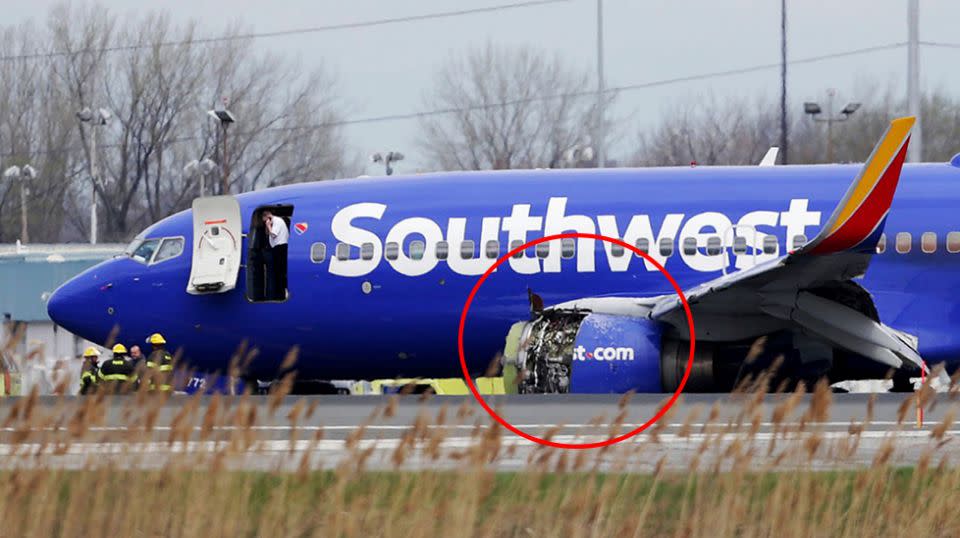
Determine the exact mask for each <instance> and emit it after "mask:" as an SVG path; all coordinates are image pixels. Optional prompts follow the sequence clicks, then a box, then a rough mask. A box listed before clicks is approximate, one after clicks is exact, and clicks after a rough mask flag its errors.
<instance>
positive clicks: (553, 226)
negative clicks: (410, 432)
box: [48, 117, 960, 393]
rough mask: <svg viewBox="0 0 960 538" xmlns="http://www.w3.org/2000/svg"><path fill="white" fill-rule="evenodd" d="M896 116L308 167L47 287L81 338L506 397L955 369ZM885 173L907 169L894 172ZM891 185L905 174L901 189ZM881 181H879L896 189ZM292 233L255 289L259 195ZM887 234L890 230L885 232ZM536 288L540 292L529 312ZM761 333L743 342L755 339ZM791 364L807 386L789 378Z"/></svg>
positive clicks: (954, 235) (935, 182) (954, 234)
mask: <svg viewBox="0 0 960 538" xmlns="http://www.w3.org/2000/svg"><path fill="white" fill-rule="evenodd" d="M913 123H914V120H913V118H909V117H907V118H899V119H895V120H893V121H892V122H891V123H890V125H889V127H888V129H887V131H886V132H885V133H884V135H883V137H882V138H881V140H880V141H879V142H878V143H877V145H876V147H875V148H874V149H873V151H872V153H871V154H870V156H869V158H868V159H867V160H866V162H865V163H864V164H862V165H851V164H840V165H835V164H830V165H804V166H796V165H776V166H773V165H772V164H773V163H772V162H770V161H771V159H775V155H774V156H773V157H772V158H771V157H770V156H769V155H768V157H766V158H764V162H763V163H762V164H763V166H729V167H728V166H716V167H715V166H684V167H665V168H645V169H630V168H617V169H565V170H511V171H481V172H442V173H432V174H423V175H410V176H390V177H382V178H358V179H344V180H336V181H319V182H314V183H301V184H293V185H288V186H282V187H276V188H270V189H265V190H261V191H255V192H249V193H244V194H239V195H236V196H213V197H205V198H199V199H196V200H195V201H194V202H193V206H192V208H191V209H190V210H186V211H183V212H180V213H177V214H174V215H172V216H170V217H167V218H165V219H163V220H161V221H159V222H157V223H155V224H154V225H152V226H150V227H149V228H147V229H146V230H144V231H143V232H142V233H140V234H139V235H138V236H137V237H136V238H135V239H134V240H133V242H132V243H131V244H130V246H129V247H128V248H127V250H126V251H125V253H124V254H123V255H121V256H118V257H116V258H114V259H111V260H107V261H105V262H103V263H101V264H99V265H97V266H95V267H93V268H91V269H89V270H87V271H85V272H84V273H82V274H80V275H78V276H76V277H74V278H73V279H71V280H70V281H68V282H66V283H65V284H64V285H63V286H61V287H60V288H59V289H57V290H56V291H55V293H53V294H52V296H51V297H50V298H49V302H48V311H49V314H50V317H51V318H52V319H53V320H54V321H55V322H56V323H57V324H58V325H60V326H62V327H64V328H66V329H67V330H69V331H71V332H73V333H75V334H78V335H80V336H82V337H83V338H86V339H89V340H91V341H94V342H100V343H107V342H108V341H111V340H114V339H115V340H118V341H140V340H142V339H144V338H145V337H146V336H147V335H149V334H151V333H153V332H157V331H160V332H162V333H163V334H164V335H165V336H166V338H167V340H168V341H169V342H171V343H172V345H173V347H176V348H178V349H179V350H180V351H181V353H182V360H183V361H184V362H185V363H186V364H188V365H190V366H191V367H195V368H197V369H200V370H203V371H224V370H225V369H226V368H227V365H228V363H229V361H230V359H231V357H232V356H233V355H234V353H235V352H236V350H237V349H239V348H240V346H247V347H246V348H247V349H256V350H257V356H256V358H255V360H253V361H252V362H251V363H250V364H249V365H247V366H246V370H245V371H244V375H245V376H246V377H248V378H251V379H261V380H263V379H273V378H275V376H276V375H278V374H277V372H278V371H279V369H280V368H281V366H282V361H283V359H284V357H285V355H286V354H287V353H288V352H289V351H290V350H291V349H294V348H296V349H297V351H298V361H297V364H296V369H297V375H298V376H299V377H300V378H303V379H375V378H396V377H405V378H406V377H410V378H413V377H430V378H436V377H455V376H460V375H461V367H460V363H459V359H458V354H457V329H458V324H459V317H460V313H461V310H462V308H463V306H464V302H465V299H466V297H467V294H468V293H469V292H470V290H471V288H472V287H473V286H474V284H475V283H476V281H477V279H478V277H479V276H480V275H481V274H483V273H484V272H485V271H486V270H487V269H488V268H489V267H490V266H491V264H493V263H494V262H495V261H496V260H497V259H498V258H500V257H501V256H504V255H506V254H507V253H509V252H510V251H513V250H515V251H516V252H514V253H513V254H512V255H511V257H510V258H509V260H508V261H505V262H504V263H503V264H502V265H501V266H500V267H499V268H497V270H496V271H495V272H494V273H492V274H491V275H490V277H489V278H488V279H487V281H486V282H485V283H484V284H483V286H482V287H481V288H480V290H479V291H478V293H477V296H476V298H475V299H474V300H473V303H472V307H471V309H470V313H469V317H468V320H467V323H466V329H465V334H464V349H465V355H466V359H467V363H468V367H469V369H470V371H471V372H475V373H477V374H482V373H484V372H487V371H488V369H489V368H491V365H492V364H493V365H494V367H497V366H496V365H497V364H498V363H497V362H496V361H500V363H499V364H500V365H501V367H502V368H503V369H504V370H506V369H510V371H511V372H514V373H517V372H519V376H520V380H519V381H518V383H517V389H515V390H516V391H518V392H524V393H543V392H545V393H552V392H560V393H562V392H574V393H577V392H579V393H598V392H599V393H603V392H626V391H629V390H634V391H638V392H673V391H674V390H675V389H676V387H677V386H678V384H679V382H680V379H681V378H682V376H683V373H684V370H685V366H686V361H687V356H688V354H689V345H690V342H689V330H688V329H689V328H688V326H687V322H686V318H685V316H684V313H683V309H682V308H681V307H680V304H679V300H678V297H677V295H676V294H675V293H674V290H673V288H672V286H671V285H670V284H669V282H668V281H667V279H665V278H664V277H663V275H661V273H660V272H659V270H658V269H657V268H656V264H654V263H652V262H650V261H649V260H646V259H644V258H641V257H640V256H638V255H636V254H635V253H633V252H631V251H630V250H627V249H624V248H623V246H622V245H617V244H614V243H611V242H607V241H598V240H595V239H587V238H578V239H563V240H553V241H549V242H546V243H541V244H539V245H536V246H535V247H529V248H526V249H522V250H521V249H519V247H520V246H522V245H524V244H525V243H526V242H528V241H531V240H533V239H536V238H540V237H546V236H550V235H555V234H559V233H563V232H579V233H583V234H600V235H603V236H607V237H613V238H617V239H620V240H622V241H624V242H625V243H627V244H628V245H632V246H635V247H636V248H638V249H640V250H642V251H644V252H646V253H647V254H648V255H649V256H650V257H651V258H652V259H653V260H655V261H656V262H658V263H659V264H662V265H663V267H664V268H665V269H666V270H667V271H669V272H670V274H671V275H672V276H673V278H674V279H675V280H676V282H677V283H678V285H679V286H680V287H681V288H682V289H683V290H684V293H685V295H686V297H687V299H688V301H689V303H690V308H691V312H692V314H693V319H694V325H695V337H696V346H695V348H696V349H695V353H694V355H695V360H694V363H693V368H692V369H691V372H690V375H689V379H688V381H687V384H686V388H685V390H689V391H729V390H731V389H732V388H733V387H734V386H735V385H736V384H737V383H739V382H741V381H742V380H743V379H744V378H745V376H746V375H747V374H751V373H752V372H753V371H754V370H755V369H756V365H763V366H770V365H771V364H773V363H778V364H780V366H781V368H782V369H783V371H786V372H793V374H791V375H794V374H795V375H797V376H799V377H803V376H806V377H809V376H811V375H813V376H823V377H826V378H828V379H829V380H830V381H831V382H833V381H838V380H843V379H875V378H882V377H884V375H886V374H887V373H888V372H889V371H891V370H893V372H894V373H893V380H894V388H895V389H896V390H912V385H911V384H910V382H909V379H910V378H911V377H916V376H919V375H920V373H921V371H923V372H925V373H926V372H929V371H930V367H931V366H933V365H935V364H940V363H942V364H944V366H945V371H946V372H948V373H949V372H953V371H955V370H956V369H957V367H958V365H960V359H958V356H960V334H958V331H957V330H955V328H956V327H957V326H958V325H960V307H958V305H960V303H958V302H957V301H956V299H955V298H954V296H953V294H954V293H956V292H957V291H958V290H960V271H957V270H956V269H955V265H957V264H960V222H957V221H955V220H954V218H953V215H954V214H955V209H956V208H957V207H960V155H958V157H956V158H954V159H953V160H952V161H951V162H950V163H927V164H908V165H904V160H905V155H906V150H907V145H908V143H909V136H910V130H911V127H912V126H913ZM901 178H902V181H901ZM898 184H900V188H899V190H897V186H898ZM895 192H896V196H894V193H895ZM265 209H269V210H271V211H272V212H273V214H274V215H275V216H276V217H279V218H283V219H284V221H285V222H286V223H287V224H288V227H289V230H290V239H289V247H288V248H289V254H288V256H289V259H288V265H287V267H288V268H287V274H286V275H285V276H286V289H285V290H281V295H280V296H277V297H274V298H268V297H265V296H264V291H263V290H264V279H265V278H271V277H274V276H275V275H267V274H265V272H264V271H265V270H264V262H263V258H262V253H263V250H262V247H263V244H264V237H265V236H264V231H263V228H262V227H261V226H259V222H260V217H261V214H262V211H263V210H265ZM888 238H889V239H888ZM544 305H545V306H544ZM758 346H759V347H758ZM806 377H804V379H805V378H806Z"/></svg>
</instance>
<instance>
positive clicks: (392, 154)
mask: <svg viewBox="0 0 960 538" xmlns="http://www.w3.org/2000/svg"><path fill="white" fill-rule="evenodd" d="M402 160H403V153H400V152H399V151H388V152H387V153H384V154H382V155H381V154H380V153H374V154H373V155H371V156H370V162H373V163H383V166H384V168H385V171H386V173H387V175H388V176H390V175H393V167H392V166H390V165H391V164H392V163H395V162H397V161H402Z"/></svg>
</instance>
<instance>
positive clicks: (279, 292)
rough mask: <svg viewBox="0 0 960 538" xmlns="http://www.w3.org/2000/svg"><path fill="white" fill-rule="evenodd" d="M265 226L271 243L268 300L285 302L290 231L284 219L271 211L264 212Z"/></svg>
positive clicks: (267, 278)
mask: <svg viewBox="0 0 960 538" xmlns="http://www.w3.org/2000/svg"><path fill="white" fill-rule="evenodd" d="M263 225H264V228H265V230H266V232H267V239H268V241H269V242H270V256H268V258H267V259H268V263H267V274H266V281H267V300H268V301H283V300H284V299H286V298H287V243H288V242H289V241H290V229H289V228H287V223H286V221H284V220H283V217H278V216H275V215H274V214H273V212H272V211H270V210H269V209H266V210H264V211H263ZM271 262H272V263H271Z"/></svg>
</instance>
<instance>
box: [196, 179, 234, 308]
mask: <svg viewBox="0 0 960 538" xmlns="http://www.w3.org/2000/svg"><path fill="white" fill-rule="evenodd" d="M240 226H241V224H240V204H239V203H237V200H236V198H234V197H233V196H211V197H207V198H197V199H195V200H194V201H193V263H192V264H191V265H190V280H189V281H187V293H191V294H194V295H203V294H206V293H224V292H228V291H230V290H232V289H234V288H235V287H236V286H237V274H238V273H239V272H240V254H241V252H242V250H241V249H242V242H243V241H242V239H243V232H242V229H241V227H240Z"/></svg>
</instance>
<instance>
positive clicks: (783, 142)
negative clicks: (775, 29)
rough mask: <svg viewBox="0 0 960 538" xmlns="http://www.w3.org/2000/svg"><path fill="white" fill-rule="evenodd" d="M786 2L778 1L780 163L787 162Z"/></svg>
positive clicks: (783, 0) (785, 0) (784, 0)
mask: <svg viewBox="0 0 960 538" xmlns="http://www.w3.org/2000/svg"><path fill="white" fill-rule="evenodd" d="M787 128H788V127H787V0H780V156H781V157H780V163H781V164H787V163H788V162H789V160H788V158H789V152H788V147H787Z"/></svg>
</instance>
